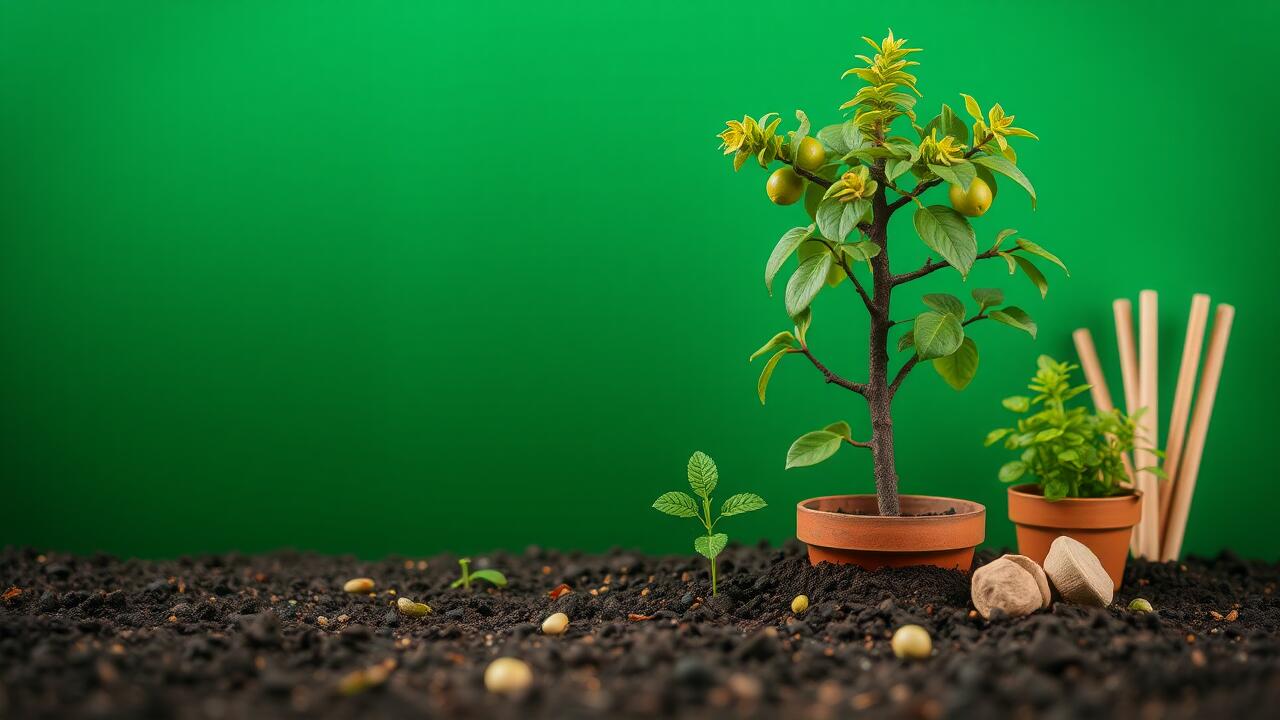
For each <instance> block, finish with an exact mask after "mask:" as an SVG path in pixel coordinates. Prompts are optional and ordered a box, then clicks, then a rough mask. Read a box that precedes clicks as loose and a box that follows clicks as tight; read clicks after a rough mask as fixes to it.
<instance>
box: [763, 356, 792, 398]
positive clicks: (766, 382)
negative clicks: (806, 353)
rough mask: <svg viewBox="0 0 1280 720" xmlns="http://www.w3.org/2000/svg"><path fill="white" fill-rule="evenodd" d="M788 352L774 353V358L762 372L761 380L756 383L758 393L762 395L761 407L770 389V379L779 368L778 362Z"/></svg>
mask: <svg viewBox="0 0 1280 720" xmlns="http://www.w3.org/2000/svg"><path fill="white" fill-rule="evenodd" d="M787 352H788V351H786V350H779V351H778V352H776V353H774V354H773V357H771V358H769V361H768V362H766V363H765V364H764V369H763V370H761V371H760V380H759V381H758V382H757V383H756V392H757V393H759V395H760V404H761V405H763V404H764V394H765V390H767V389H768V388H769V378H771V377H773V369H774V368H775V367H777V365H778V361H779V360H781V359H782V357H783V356H784V355H786V354H787Z"/></svg>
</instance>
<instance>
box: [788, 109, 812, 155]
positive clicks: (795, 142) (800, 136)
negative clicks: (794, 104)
mask: <svg viewBox="0 0 1280 720" xmlns="http://www.w3.org/2000/svg"><path fill="white" fill-rule="evenodd" d="M796 120H799V121H800V125H799V127H797V128H796V132H795V134H794V135H792V136H791V157H792V158H793V159H794V158H798V157H800V143H802V142H804V139H805V138H806V137H808V136H809V116H808V115H805V114H804V111H803V110H796Z"/></svg>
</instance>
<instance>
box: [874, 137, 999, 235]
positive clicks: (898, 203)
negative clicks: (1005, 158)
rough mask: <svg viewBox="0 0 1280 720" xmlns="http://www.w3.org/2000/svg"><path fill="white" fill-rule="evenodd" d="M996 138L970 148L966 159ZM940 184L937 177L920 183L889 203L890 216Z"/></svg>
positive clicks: (940, 179) (940, 180) (984, 140)
mask: <svg viewBox="0 0 1280 720" xmlns="http://www.w3.org/2000/svg"><path fill="white" fill-rule="evenodd" d="M994 138H995V136H994V135H988V136H986V137H985V138H983V139H982V142H980V143H978V144H977V145H974V146H973V147H971V148H969V150H968V151H967V152H966V153H965V154H964V159H965V160H968V159H969V158H971V157H973V156H974V154H975V153H977V152H978V151H979V150H981V149H982V147H983V146H984V145H986V144H987V143H989V142H991V141H992V140H993V139H994ZM940 184H942V178H940V177H935V178H933V179H931V180H925V181H924V182H921V183H918V184H917V185H916V186H915V187H914V188H912V189H911V191H910V192H906V193H903V195H902V197H900V198H898V199H897V200H894V201H893V202H891V203H889V214H891V215H892V214H893V212H894V211H895V210H897V209H898V208H900V207H902V206H903V205H906V204H907V203H909V202H911V201H912V200H915V199H916V198H918V197H920V195H922V194H923V193H924V191H925V190H928V189H929V188H931V187H937V186H938V185H940ZM895 189H897V188H895ZM898 192H902V191H901V190H899V191H898Z"/></svg>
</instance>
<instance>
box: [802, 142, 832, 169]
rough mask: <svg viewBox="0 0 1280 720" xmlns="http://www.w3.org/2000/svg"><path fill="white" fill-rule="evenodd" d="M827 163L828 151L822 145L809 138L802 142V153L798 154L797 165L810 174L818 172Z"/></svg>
mask: <svg viewBox="0 0 1280 720" xmlns="http://www.w3.org/2000/svg"><path fill="white" fill-rule="evenodd" d="M826 162H827V150H826V148H824V147H822V143H820V142H818V141H817V140H814V139H813V138H811V137H807V138H805V139H803V140H801V141H800V152H798V153H796V165H798V166H799V167H800V168H802V169H804V170H808V171H809V172H817V171H818V168H820V167H822V166H823V165H825V164H826Z"/></svg>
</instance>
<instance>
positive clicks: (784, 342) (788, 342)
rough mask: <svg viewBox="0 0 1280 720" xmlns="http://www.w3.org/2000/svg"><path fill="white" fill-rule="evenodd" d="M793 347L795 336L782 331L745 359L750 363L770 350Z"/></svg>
mask: <svg viewBox="0 0 1280 720" xmlns="http://www.w3.org/2000/svg"><path fill="white" fill-rule="evenodd" d="M795 345H796V336H795V335H792V334H791V333H789V332H787V331H786V330H783V331H782V332H780V333H778V334H777V335H774V336H773V337H772V338H770V339H769V342H767V343H765V344H764V345H761V346H760V349H759V350H757V351H755V352H753V353H751V357H749V358H747V362H751V361H752V360H755V359H756V358H758V357H760V356H761V355H763V354H765V353H767V352H769V351H770V350H774V349H776V348H790V347H795Z"/></svg>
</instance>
